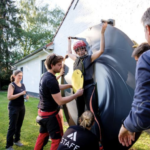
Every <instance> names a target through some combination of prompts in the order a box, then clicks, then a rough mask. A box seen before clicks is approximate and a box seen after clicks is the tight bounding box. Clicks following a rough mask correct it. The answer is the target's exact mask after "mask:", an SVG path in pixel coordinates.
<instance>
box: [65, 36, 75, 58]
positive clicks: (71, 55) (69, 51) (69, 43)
mask: <svg viewBox="0 0 150 150" xmlns="http://www.w3.org/2000/svg"><path fill="white" fill-rule="evenodd" d="M67 54H68V56H69V57H70V58H71V59H73V60H76V55H74V54H72V51H71V37H68V53H67Z"/></svg>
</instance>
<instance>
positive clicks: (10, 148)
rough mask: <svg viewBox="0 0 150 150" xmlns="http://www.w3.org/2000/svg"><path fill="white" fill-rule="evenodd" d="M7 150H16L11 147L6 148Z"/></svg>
mask: <svg viewBox="0 0 150 150" xmlns="http://www.w3.org/2000/svg"><path fill="white" fill-rule="evenodd" d="M6 150H14V149H13V148H12V146H10V147H8V148H6Z"/></svg>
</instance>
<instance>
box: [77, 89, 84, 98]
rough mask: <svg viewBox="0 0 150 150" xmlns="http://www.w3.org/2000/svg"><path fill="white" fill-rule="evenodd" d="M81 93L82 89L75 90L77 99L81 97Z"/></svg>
mask: <svg viewBox="0 0 150 150" xmlns="http://www.w3.org/2000/svg"><path fill="white" fill-rule="evenodd" d="M83 91H84V90H83V89H79V90H77V92H76V94H77V95H78V97H79V96H81V95H83Z"/></svg>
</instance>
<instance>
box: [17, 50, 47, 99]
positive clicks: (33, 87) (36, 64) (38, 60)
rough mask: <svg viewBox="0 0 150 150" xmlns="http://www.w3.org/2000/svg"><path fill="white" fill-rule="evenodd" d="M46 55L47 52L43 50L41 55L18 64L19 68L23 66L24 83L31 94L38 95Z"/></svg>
mask: <svg viewBox="0 0 150 150" xmlns="http://www.w3.org/2000/svg"><path fill="white" fill-rule="evenodd" d="M46 57H47V54H46V53H44V52H43V53H40V54H39V56H37V57H35V58H33V59H31V60H29V61H27V62H25V63H22V64H19V65H18V66H17V69H18V70H20V68H21V67H23V83H24V84H25V86H26V90H27V92H29V95H32V96H36V97H38V93H39V81H40V77H41V75H42V60H44V59H46Z"/></svg>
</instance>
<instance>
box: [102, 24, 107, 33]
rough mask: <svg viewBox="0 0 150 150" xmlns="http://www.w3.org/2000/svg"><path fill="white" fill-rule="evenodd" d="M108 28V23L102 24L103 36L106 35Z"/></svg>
mask: <svg viewBox="0 0 150 150" xmlns="http://www.w3.org/2000/svg"><path fill="white" fill-rule="evenodd" d="M106 28H107V23H106V22H105V23H103V24H102V29H101V34H104V33H105V30H106Z"/></svg>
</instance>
